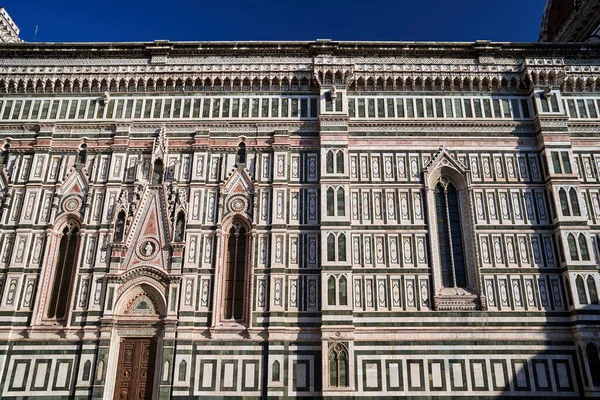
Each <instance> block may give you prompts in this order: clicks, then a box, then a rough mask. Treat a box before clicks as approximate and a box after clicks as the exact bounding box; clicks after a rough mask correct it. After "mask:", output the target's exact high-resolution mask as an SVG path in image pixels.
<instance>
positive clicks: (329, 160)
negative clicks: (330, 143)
mask: <svg viewBox="0 0 600 400" xmlns="http://www.w3.org/2000/svg"><path fill="white" fill-rule="evenodd" d="M325 172H327V173H328V174H333V150H328V151H327V153H326V154H325Z"/></svg>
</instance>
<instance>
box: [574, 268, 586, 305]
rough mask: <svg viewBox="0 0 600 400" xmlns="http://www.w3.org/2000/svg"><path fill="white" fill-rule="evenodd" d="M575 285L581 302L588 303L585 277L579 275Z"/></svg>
mask: <svg viewBox="0 0 600 400" xmlns="http://www.w3.org/2000/svg"><path fill="white" fill-rule="evenodd" d="M575 286H576V287H577V296H578V297H579V304H587V303H588V301H587V296H586V295H585V286H584V284H583V278H582V277H581V275H578V276H577V278H576V279H575Z"/></svg>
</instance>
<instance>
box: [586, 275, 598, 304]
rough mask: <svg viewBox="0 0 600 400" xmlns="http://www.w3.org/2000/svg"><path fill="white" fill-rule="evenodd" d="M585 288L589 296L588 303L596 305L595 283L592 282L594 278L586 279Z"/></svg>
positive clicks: (596, 292)
mask: <svg viewBox="0 0 600 400" xmlns="http://www.w3.org/2000/svg"><path fill="white" fill-rule="evenodd" d="M587 287H588V293H589V294H590V303H591V304H598V291H597V290H596V282H594V278H593V277H592V276H591V275H590V276H588V278H587Z"/></svg>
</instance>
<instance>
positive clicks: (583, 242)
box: [577, 234, 590, 261]
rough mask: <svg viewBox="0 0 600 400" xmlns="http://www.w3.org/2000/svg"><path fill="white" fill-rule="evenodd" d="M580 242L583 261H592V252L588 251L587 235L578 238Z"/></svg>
mask: <svg viewBox="0 0 600 400" xmlns="http://www.w3.org/2000/svg"><path fill="white" fill-rule="evenodd" d="M577 241H578V242H579V252H580V253H581V260H582V261H590V252H589V250H588V245H587V240H585V235H583V234H580V235H579V237H578V238H577Z"/></svg>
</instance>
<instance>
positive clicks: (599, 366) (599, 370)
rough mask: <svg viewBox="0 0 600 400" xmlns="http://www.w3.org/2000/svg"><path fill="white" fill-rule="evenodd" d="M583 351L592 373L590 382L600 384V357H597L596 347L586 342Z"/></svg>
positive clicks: (595, 384)
mask: <svg viewBox="0 0 600 400" xmlns="http://www.w3.org/2000/svg"><path fill="white" fill-rule="evenodd" d="M585 352H586V355H587V359H588V366H589V367H590V374H592V383H593V385H594V386H600V359H599V358H598V348H597V347H596V346H594V344H593V343H588V345H587V346H586V347H585Z"/></svg>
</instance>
